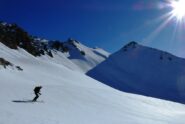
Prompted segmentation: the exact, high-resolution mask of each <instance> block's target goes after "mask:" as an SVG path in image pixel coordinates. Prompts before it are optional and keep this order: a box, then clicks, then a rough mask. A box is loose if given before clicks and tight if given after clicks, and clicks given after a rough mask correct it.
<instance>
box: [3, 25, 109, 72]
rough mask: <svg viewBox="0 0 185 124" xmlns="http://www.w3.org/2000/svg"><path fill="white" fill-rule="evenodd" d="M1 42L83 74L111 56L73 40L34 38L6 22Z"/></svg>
mask: <svg viewBox="0 0 185 124" xmlns="http://www.w3.org/2000/svg"><path fill="white" fill-rule="evenodd" d="M0 42H1V43H3V44H5V45H6V46H8V47H9V48H11V49H15V50H17V49H18V48H23V49H24V50H26V51H27V52H29V53H30V54H32V55H33V56H36V57H41V58H43V59H45V60H48V61H52V62H55V63H56V64H64V65H65V66H66V67H68V68H70V69H72V70H78V71H81V72H87V71H88V70H90V69H92V68H93V67H95V66H96V65H97V64H99V63H101V62H102V61H104V60H105V59H106V58H107V57H108V56H109V53H108V52H106V51H105V50H103V49H100V48H89V47H87V46H85V45H83V44H81V43H80V42H79V41H77V40H74V39H71V38H69V39H68V40H67V41H65V42H62V41H56V40H54V41H49V40H46V39H42V38H39V37H33V36H31V35H29V34H28V33H27V32H26V31H25V30H24V29H22V28H21V27H19V26H18V25H16V24H8V23H5V22H1V23H0ZM69 63H70V64H69Z"/></svg>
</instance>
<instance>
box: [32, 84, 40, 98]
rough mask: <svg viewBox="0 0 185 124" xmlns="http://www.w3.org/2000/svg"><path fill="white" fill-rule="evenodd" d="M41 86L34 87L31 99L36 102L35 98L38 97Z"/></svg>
mask: <svg viewBox="0 0 185 124" xmlns="http://www.w3.org/2000/svg"><path fill="white" fill-rule="evenodd" d="M41 88H42V86H37V87H35V89H34V93H35V98H34V99H33V100H32V101H33V102H36V101H37V99H38V98H39V95H41V93H40V89H41Z"/></svg>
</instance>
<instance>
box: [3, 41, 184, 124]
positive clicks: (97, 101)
mask: <svg viewBox="0 0 185 124" xmlns="http://www.w3.org/2000/svg"><path fill="white" fill-rule="evenodd" d="M56 56H57V57H58V58H57V57H56ZM47 57H48V58H47ZM0 58H1V59H0V86H1V87H0V124H145V123H147V124H184V122H185V118H184V116H185V106H184V105H182V104H178V103H173V102H168V101H164V100H159V99H155V98H149V97H144V96H139V95H134V94H128V93H124V92H120V91H118V90H115V89H113V88H111V87H109V86H106V85H104V84H102V83H101V82H98V81H96V80H94V79H92V78H90V77H88V76H86V75H85V74H83V73H80V72H79V71H74V70H72V69H70V68H69V67H67V66H66V65H71V66H72V65H73V64H72V63H71V61H70V60H69V59H67V58H66V57H65V56H63V54H62V53H61V52H57V53H56V55H55V54H54V57H53V58H55V61H54V60H53V61H48V60H47V61H46V59H49V60H50V59H52V58H51V57H49V56H41V57H35V56H33V55H31V54H30V53H28V52H27V51H26V50H24V49H22V48H18V49H10V48H8V47H6V46H5V45H4V44H2V43H0ZM62 58H63V59H62ZM57 59H58V60H57ZM61 60H63V61H62V63H61ZM164 61H168V60H164ZM64 63H65V64H66V65H65V64H64ZM17 67H19V69H18V68H17ZM20 68H21V69H20ZM71 68H73V67H71ZM38 85H41V86H43V88H42V89H41V93H42V95H41V96H40V97H39V99H38V102H35V103H33V102H29V100H31V99H33V97H34V94H33V89H34V87H35V86H38Z"/></svg>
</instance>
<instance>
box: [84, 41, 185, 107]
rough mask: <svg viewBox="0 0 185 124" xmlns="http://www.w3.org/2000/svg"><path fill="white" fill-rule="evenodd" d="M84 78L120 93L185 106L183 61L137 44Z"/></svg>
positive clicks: (118, 53)
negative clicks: (154, 98)
mask: <svg viewBox="0 0 185 124" xmlns="http://www.w3.org/2000/svg"><path fill="white" fill-rule="evenodd" d="M87 75H89V76H91V77H92V78H94V79H96V80H98V81H100V82H103V83H105V84H107V85H109V86H111V87H114V88H116V89H119V90H121V91H125V92H129V93H136V94H141V95H145V96H151V97H156V98H161V99H166V100H171V101H175V102H181V103H185V59H182V58H179V57H176V56H174V55H172V54H169V53H166V52H164V51H160V50H157V49H153V48H149V47H145V46H142V45H139V44H137V43H136V42H131V43H129V44H127V45H126V46H124V47H123V48H122V49H121V50H119V51H118V52H116V53H114V54H112V55H111V56H110V57H109V58H108V59H107V60H106V61H104V62H102V63H101V64H99V65H98V66H96V67H95V68H93V69H92V70H90V71H89V72H88V73H87Z"/></svg>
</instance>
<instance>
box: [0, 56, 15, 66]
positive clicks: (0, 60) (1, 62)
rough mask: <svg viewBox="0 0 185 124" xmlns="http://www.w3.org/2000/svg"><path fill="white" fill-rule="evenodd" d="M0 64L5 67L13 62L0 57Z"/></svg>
mask: <svg viewBox="0 0 185 124" xmlns="http://www.w3.org/2000/svg"><path fill="white" fill-rule="evenodd" d="M0 65H2V66H3V67H4V68H6V67H7V66H12V65H13V64H12V63H10V62H9V61H6V60H5V59H3V58H0Z"/></svg>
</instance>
